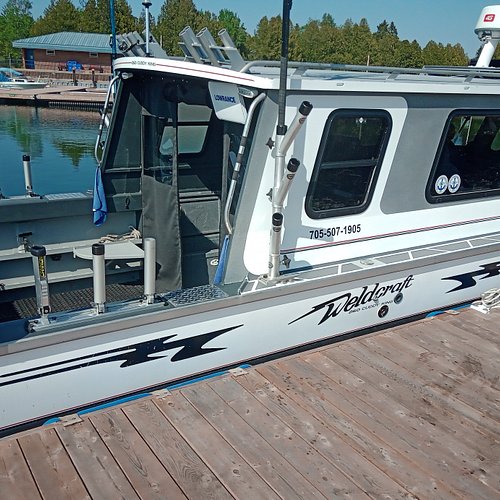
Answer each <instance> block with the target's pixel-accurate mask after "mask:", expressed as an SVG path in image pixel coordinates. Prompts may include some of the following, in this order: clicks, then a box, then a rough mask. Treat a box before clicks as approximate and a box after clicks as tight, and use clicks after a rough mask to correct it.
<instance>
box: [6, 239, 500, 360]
mask: <svg viewBox="0 0 500 500" xmlns="http://www.w3.org/2000/svg"><path fill="white" fill-rule="evenodd" d="M491 237H496V238H497V239H498V241H492V242H491V243H485V244H484V245H479V246H473V247H469V248H465V249H458V250H450V251H449V252H443V253H442V254H437V255H430V256H429V255H426V256H422V257H417V258H411V259H407V260H404V261H399V262H393V263H387V264H383V265H378V266H374V267H368V268H363V269H354V270H349V271H346V272H343V273H342V272H340V273H339V272H338V269H339V266H340V265H345V264H349V263H355V262H359V261H360V260H364V259H376V258H381V257H383V256H389V255H394V254H395V253H402V252H409V251H417V250H419V249H420V250H423V249H426V248H431V247H436V246H438V245H436V244H433V245H425V246H421V247H412V248H406V249H401V250H398V252H385V253H383V254H377V255H367V256H363V257H361V258H357V259H354V260H349V261H347V260H345V261H339V262H335V263H331V264H330V265H325V264H323V265H321V266H315V267H314V269H311V270H308V271H301V272H298V273H296V274H292V273H290V274H285V275H282V276H281V277H280V278H279V279H278V280H276V281H273V282H271V281H269V283H268V284H269V286H264V287H262V288H258V289H256V290H253V291H251V292H243V293H239V294H237V295H229V296H228V297H225V298H220V299H215V300H210V301H205V302H200V303H195V304H190V305H185V306H178V307H171V308H168V309H165V303H158V304H155V305H153V306H144V309H143V311H142V312H139V313H137V314H130V312H129V311H125V312H122V313H121V314H120V313H105V314H104V315H98V316H97V315H96V316H93V317H90V316H89V318H91V321H88V322H86V323H85V324H81V323H80V326H77V327H74V328H71V325H70V324H69V323H67V322H61V323H59V324H57V325H54V326H53V327H46V328H42V329H40V331H34V332H31V333H28V334H27V335H26V336H24V337H23V338H21V339H19V340H16V341H14V342H5V343H0V357H1V356H5V355H9V354H13V353H17V352H23V351H28V350H31V349H37V348H40V347H48V346H51V345H54V344H61V343H65V342H71V341H75V340H82V339H89V338H91V337H96V336H100V335H105V334H109V333H113V332H116V331H121V332H126V331H128V330H131V329H134V328H140V327H145V326H150V325H153V324H155V323H161V322H165V321H170V320H175V319H181V318H184V317H187V316H192V315H195V314H204V313H210V312H212V311H217V310H220V309H228V308H232V307H239V306H247V305H249V304H253V303H255V302H258V301H263V300H274V299H277V298H282V297H283V296H284V295H292V294H293V295H299V294H302V293H307V292H310V291H311V290H320V289H323V288H327V287H331V286H337V285H341V284H344V283H354V282H357V281H361V280H366V279H369V278H373V277H378V276H388V275H390V274H394V273H401V272H403V271H408V270H410V269H415V268H418V269H423V268H426V267H435V266H438V265H439V264H441V263H443V262H449V263H452V262H453V261H459V260H464V259H468V258H471V257H476V256H480V255H482V254H489V253H494V252H498V253H500V233H498V232H495V233H486V234H483V235H477V236H474V237H470V238H461V239H458V240H451V241H446V242H444V243H443V244H445V243H446V244H453V243H454V244H458V243H461V242H468V241H471V240H478V239H481V238H485V239H488V238H491ZM449 267H451V265H450V266H449ZM331 269H337V273H335V274H332V273H331V272H330V274H328V275H320V276H315V277H312V278H309V279H307V278H306V276H307V274H308V273H311V272H313V271H315V272H318V271H320V272H321V271H324V272H325V273H326V272H328V271H329V270H331ZM255 279H256V280H258V279H259V277H255ZM247 283H248V280H247ZM297 300H300V299H297ZM89 311H91V310H89ZM111 314H113V315H114V316H115V317H114V318H111V317H110V316H109V315H111ZM107 315H108V316H107ZM106 316H107V317H108V318H109V319H105V318H106ZM80 319H81V318H80ZM17 321H19V320H17ZM96 321H98V323H95V322H96Z"/></svg>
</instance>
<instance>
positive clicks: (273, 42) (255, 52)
mask: <svg viewBox="0 0 500 500" xmlns="http://www.w3.org/2000/svg"><path fill="white" fill-rule="evenodd" d="M248 45H249V47H248V48H249V52H250V56H251V59H266V60H271V61H276V60H279V59H280V57H281V16H275V17H271V18H270V19H268V18H267V16H264V17H263V18H262V19H261V20H260V21H259V24H258V25H257V29H256V30H255V35H254V36H253V37H251V38H250V39H249V41H248Z"/></svg>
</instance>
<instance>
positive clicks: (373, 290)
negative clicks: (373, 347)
mask: <svg viewBox="0 0 500 500" xmlns="http://www.w3.org/2000/svg"><path fill="white" fill-rule="evenodd" d="M412 284H413V275H410V276H408V277H407V278H406V279H404V280H403V281H397V282H396V283H392V284H390V285H383V286H381V285H380V283H375V284H374V285H371V286H364V287H363V288H362V289H361V291H360V292H359V293H353V292H346V293H343V294H342V295H338V296H337V297H334V298H333V299H330V300H327V301H326V302H323V303H321V304H318V305H316V306H314V307H313V308H312V309H311V310H310V311H309V312H308V313H306V314H303V315H302V316H300V318H297V319H294V320H293V321H291V322H290V323H289V324H292V323H295V321H299V319H302V318H305V317H306V316H309V315H311V314H314V313H318V312H319V313H320V314H322V317H321V319H320V321H319V323H318V325H321V323H324V322H325V321H326V320H327V319H330V318H335V317H337V316H338V315H339V314H341V313H349V312H354V311H355V310H362V309H370V308H371V307H372V306H373V307H374V306H376V305H377V302H378V301H379V300H380V299H383V298H384V297H386V298H387V297H388V296H392V295H395V294H398V293H400V292H402V291H403V290H405V289H406V288H409V287H410V286H412Z"/></svg>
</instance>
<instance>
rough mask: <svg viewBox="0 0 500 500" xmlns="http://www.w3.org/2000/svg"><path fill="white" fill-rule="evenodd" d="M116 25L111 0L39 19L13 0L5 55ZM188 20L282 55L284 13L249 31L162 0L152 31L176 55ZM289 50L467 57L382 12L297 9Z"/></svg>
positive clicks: (232, 17)
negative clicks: (373, 22) (356, 14)
mask: <svg viewBox="0 0 500 500" xmlns="http://www.w3.org/2000/svg"><path fill="white" fill-rule="evenodd" d="M114 8H115V9H114V10H115V26H116V32H117V33H128V32H131V31H138V32H139V33H142V32H143V31H144V29H145V24H146V22H145V13H144V11H143V12H142V13H141V15H140V16H139V17H135V16H134V15H133V14H132V8H131V7H130V4H129V2H128V1H127V0H114ZM110 26H111V23H110V10H109V0H79V5H78V6H76V5H75V4H74V3H73V2H72V1H71V0H50V4H49V5H48V7H47V8H46V9H45V10H44V12H43V14H42V15H41V16H40V17H39V18H38V19H34V18H33V15H32V2H31V1H30V0H8V1H7V3H6V5H5V6H4V7H3V9H2V11H1V14H0V59H2V58H3V59H8V58H10V57H19V56H20V51H19V50H16V49H14V48H13V47H12V42H13V41H14V40H18V39H21V38H28V37H31V36H37V35H45V34H49V33H57V32H61V31H75V32H85V33H110V32H111V27H110ZM185 26H191V28H192V29H193V30H194V31H195V32H197V31H199V30H200V29H202V28H203V27H207V28H208V29H209V30H210V31H211V32H212V34H213V35H214V36H215V35H216V33H217V32H218V31H219V30H220V29H222V28H225V29H227V31H228V32H229V34H230V35H231V37H232V39H233V40H234V42H235V44H236V46H237V47H238V49H239V50H240V52H241V53H242V55H243V57H244V58H246V59H249V60H254V59H266V60H279V59H280V54H281V17H280V16H274V17H267V16H264V17H263V18H262V19H261V20H260V21H259V23H258V25H257V28H256V29H255V32H254V33H249V32H248V30H247V29H246V28H245V25H244V24H243V23H242V21H241V20H240V18H239V17H238V15H237V14H236V13H235V12H233V11H231V10H229V9H223V10H221V11H220V12H219V13H213V12H210V11H208V10H206V11H204V10H199V9H197V8H196V5H195V3H194V1H193V0H164V1H163V4H162V5H161V8H160V13H159V15H158V17H157V18H154V16H150V27H151V32H152V34H153V35H154V36H155V38H156V39H157V40H158V41H159V42H160V44H161V45H162V47H163V48H164V49H165V51H166V52H167V54H169V55H171V56H180V55H182V52H181V50H180V48H179V44H178V42H179V32H180V31H181V30H182V29H183V28H184V27H185ZM289 50H290V59H291V60H295V61H317V62H328V63H338V64H362V65H373V66H399V67H421V66H423V65H443V66H465V65H467V64H469V59H468V57H467V54H466V53H465V51H464V49H463V47H462V46H461V45H460V44H455V45H452V44H447V45H443V44H442V43H438V42H435V41H433V40H431V41H429V42H428V43H427V44H426V45H425V46H424V47H421V46H420V45H419V43H418V42H417V41H416V40H413V41H409V40H401V39H400V38H399V36H398V30H397V28H396V26H395V24H394V22H389V21H387V20H384V21H383V22H381V23H380V24H379V25H378V26H377V27H376V29H375V30H373V31H372V30H371V28H370V26H369V25H368V21H367V20H366V19H365V18H362V19H360V20H359V22H354V21H353V20H351V19H347V20H346V21H345V22H344V23H343V24H337V23H336V22H335V20H334V17H333V15H332V14H329V13H325V14H324V15H323V17H322V18H321V19H310V20H308V22H307V23H306V24H304V25H299V24H293V11H292V24H291V27H290V41H289Z"/></svg>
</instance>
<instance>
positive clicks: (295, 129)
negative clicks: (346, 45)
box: [279, 101, 313, 156]
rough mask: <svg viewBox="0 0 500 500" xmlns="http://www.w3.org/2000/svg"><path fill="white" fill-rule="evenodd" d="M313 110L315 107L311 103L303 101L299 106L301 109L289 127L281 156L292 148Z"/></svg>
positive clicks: (280, 151)
mask: <svg viewBox="0 0 500 500" xmlns="http://www.w3.org/2000/svg"><path fill="white" fill-rule="evenodd" d="M312 109H313V105H312V104H311V103H310V102H309V101H303V102H302V104H301V105H300V106H299V109H298V110H297V113H296V114H295V117H294V119H293V120H292V123H290V126H289V127H288V130H287V132H286V134H285V136H284V137H283V139H282V141H281V143H280V146H279V154H282V155H283V156H284V155H286V152H287V151H288V149H289V148H290V145H291V144H292V142H293V141H294V139H295V137H296V136H297V134H298V133H299V130H300V129H301V127H302V125H303V124H304V122H305V121H306V118H307V117H308V116H309V113H310V112H311V110H312Z"/></svg>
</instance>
